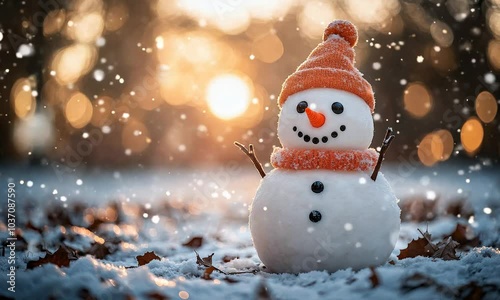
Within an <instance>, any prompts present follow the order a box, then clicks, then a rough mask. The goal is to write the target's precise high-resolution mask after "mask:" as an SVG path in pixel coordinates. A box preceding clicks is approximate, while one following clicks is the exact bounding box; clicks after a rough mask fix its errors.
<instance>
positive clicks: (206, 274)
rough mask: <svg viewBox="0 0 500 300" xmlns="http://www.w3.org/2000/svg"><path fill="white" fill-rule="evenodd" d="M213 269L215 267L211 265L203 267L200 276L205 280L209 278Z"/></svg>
mask: <svg viewBox="0 0 500 300" xmlns="http://www.w3.org/2000/svg"><path fill="white" fill-rule="evenodd" d="M213 271H215V267H213V266H211V267H208V268H206V269H205V272H203V276H202V278H203V279H205V280H211V279H212V278H210V275H211V274H212V273H213Z"/></svg>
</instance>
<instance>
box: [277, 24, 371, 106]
mask: <svg viewBox="0 0 500 300" xmlns="http://www.w3.org/2000/svg"><path fill="white" fill-rule="evenodd" d="M357 41H358V31H357V30H356V27H355V26H354V25H353V24H352V23H351V22H349V21H342V20H337V21H334V22H332V23H330V25H328V27H327V28H326V29H325V32H324V35H323V42H321V43H320V44H319V45H318V46H317V47H316V48H314V49H313V51H312V52H311V54H309V57H307V59H306V60H305V61H304V62H303V63H302V64H301V65H300V66H299V67H298V68H297V70H295V72H294V73H292V74H291V75H290V76H288V78H287V79H286V80H285V82H284V83H283V86H282V88H281V93H280V95H279V97H278V105H279V106H280V107H281V106H282V105H283V103H285V101H286V100H287V99H288V97H289V96H291V95H293V94H295V93H298V92H301V91H305V90H308V89H313V88H332V89H337V90H343V91H346V92H350V93H352V94H354V95H356V96H358V97H360V98H361V99H363V100H364V101H365V102H366V104H367V105H368V106H369V107H370V111H371V112H372V113H373V110H374V109H375V97H374V96H373V90H372V86H371V85H370V83H368V81H366V80H365V79H364V78H363V74H361V73H360V72H359V71H358V69H356V67H355V66H354V55H355V53H354V49H353V47H354V46H355V45H356V42H357Z"/></svg>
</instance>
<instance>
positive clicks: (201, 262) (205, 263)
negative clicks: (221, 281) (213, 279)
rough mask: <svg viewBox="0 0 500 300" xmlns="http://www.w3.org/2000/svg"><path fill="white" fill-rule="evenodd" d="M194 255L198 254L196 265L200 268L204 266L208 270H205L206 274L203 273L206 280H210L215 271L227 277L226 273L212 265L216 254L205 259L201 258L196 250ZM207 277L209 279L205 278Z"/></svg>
mask: <svg viewBox="0 0 500 300" xmlns="http://www.w3.org/2000/svg"><path fill="white" fill-rule="evenodd" d="M194 253H196V263H197V264H198V265H200V266H204V267H206V268H207V269H205V272H204V273H203V278H204V279H210V274H212V272H213V271H218V272H221V273H222V274H225V275H227V274H226V272H224V271H222V270H221V269H219V268H216V267H214V266H213V265H212V257H213V256H214V253H212V254H210V255H209V256H207V257H203V258H201V257H200V255H199V254H198V252H196V250H194ZM207 270H208V271H207ZM205 277H207V278H205Z"/></svg>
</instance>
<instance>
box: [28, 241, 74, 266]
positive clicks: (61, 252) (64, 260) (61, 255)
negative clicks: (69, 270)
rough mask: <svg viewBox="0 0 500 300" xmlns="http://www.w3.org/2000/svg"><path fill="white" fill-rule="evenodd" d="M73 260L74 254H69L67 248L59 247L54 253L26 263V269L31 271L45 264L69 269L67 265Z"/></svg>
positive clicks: (48, 253)
mask: <svg viewBox="0 0 500 300" xmlns="http://www.w3.org/2000/svg"><path fill="white" fill-rule="evenodd" d="M70 258H71V259H70ZM73 259H74V253H71V251H70V250H69V249H68V248H67V247H64V246H61V247H59V249H57V251H56V252H54V253H50V252H47V254H46V255H45V257H43V258H40V259H38V260H32V261H30V262H28V265H27V268H28V269H33V268H36V267H38V266H41V265H45V264H54V265H56V266H58V267H69V263H70V261H71V260H73Z"/></svg>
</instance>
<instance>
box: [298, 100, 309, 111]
mask: <svg viewBox="0 0 500 300" xmlns="http://www.w3.org/2000/svg"><path fill="white" fill-rule="evenodd" d="M306 108H307V102H306V101H300V102H299V104H297V112H298V113H299V114H301V113H303V112H305V111H306Z"/></svg>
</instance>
